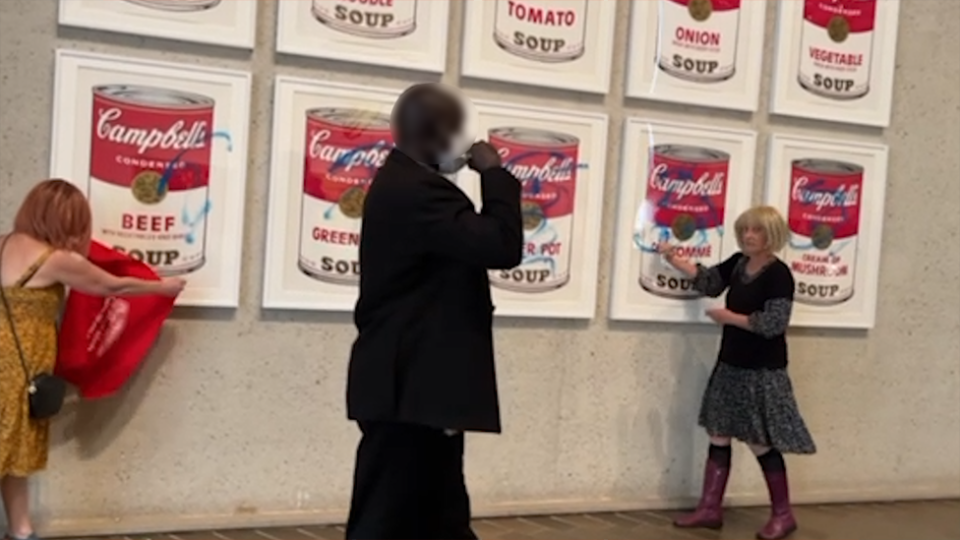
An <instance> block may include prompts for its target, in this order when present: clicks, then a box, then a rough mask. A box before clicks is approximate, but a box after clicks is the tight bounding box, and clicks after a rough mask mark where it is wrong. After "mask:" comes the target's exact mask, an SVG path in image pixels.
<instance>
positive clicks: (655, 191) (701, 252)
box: [638, 144, 730, 299]
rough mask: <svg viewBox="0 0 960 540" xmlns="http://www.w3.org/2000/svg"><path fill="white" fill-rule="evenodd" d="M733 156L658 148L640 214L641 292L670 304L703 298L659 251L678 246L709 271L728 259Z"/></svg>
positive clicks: (674, 146)
mask: <svg viewBox="0 0 960 540" xmlns="http://www.w3.org/2000/svg"><path fill="white" fill-rule="evenodd" d="M729 172H730V154H728V153H726V152H723V151H720V150H715V149H712V148H703V147H699V146H684V145H677V144H661V145H657V146H654V147H653V152H652V157H651V164H650V170H649V171H648V172H647V195H646V200H645V201H644V203H643V205H642V207H641V209H640V219H639V220H638V221H640V223H639V225H640V227H641V230H640V231H639V232H640V235H641V243H642V245H643V246H648V247H650V249H646V250H644V251H642V252H641V254H640V279H639V282H640V286H641V287H643V289H644V290H646V291H648V292H650V293H651V294H655V295H657V296H663V297H666V298H676V299H690V298H698V297H699V296H700V293H698V292H697V291H695V290H694V289H693V281H692V280H690V279H688V278H687V277H685V276H684V275H683V274H681V273H680V272H679V271H678V270H676V269H675V268H673V267H672V266H670V265H669V264H667V263H666V262H665V261H664V260H663V258H662V257H661V256H660V254H659V253H657V251H656V249H655V248H656V247H657V246H658V245H659V244H660V243H668V244H670V245H672V246H675V247H676V248H677V250H678V252H679V254H680V256H682V257H684V258H688V259H690V260H691V261H693V262H696V263H701V264H703V265H705V266H712V265H715V264H717V263H719V262H720V261H721V260H722V258H723V252H722V247H723V222H724V216H725V215H726V200H727V182H728V177H729Z"/></svg>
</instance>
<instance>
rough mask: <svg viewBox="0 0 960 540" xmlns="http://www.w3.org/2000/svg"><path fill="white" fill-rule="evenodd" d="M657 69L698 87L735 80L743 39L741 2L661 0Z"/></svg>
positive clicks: (737, 0) (738, 0)
mask: <svg viewBox="0 0 960 540" xmlns="http://www.w3.org/2000/svg"><path fill="white" fill-rule="evenodd" d="M658 5H659V6H660V7H661V11H660V32H659V34H660V35H659V53H658V56H659V58H658V60H657V65H659V66H660V69H661V70H663V71H664V72H666V73H668V74H670V75H672V76H674V77H676V78H678V79H684V80H688V81H692V82H697V83H713V82H719V81H724V80H726V79H729V78H730V77H733V75H734V73H736V71H737V43H738V41H739V38H740V0H662V1H660V2H658Z"/></svg>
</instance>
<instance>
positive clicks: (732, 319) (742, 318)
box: [705, 308, 750, 330]
mask: <svg viewBox="0 0 960 540" xmlns="http://www.w3.org/2000/svg"><path fill="white" fill-rule="evenodd" d="M705 313H706V314H707V317H710V318H711V319H712V320H713V322H715V323H717V324H719V325H726V326H736V327H738V328H743V329H745V330H749V329H750V318H749V317H747V316H746V315H740V314H739V313H734V312H732V311H730V310H729V309H727V308H713V309H708V310H707V311H706V312H705Z"/></svg>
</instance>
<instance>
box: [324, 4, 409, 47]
mask: <svg viewBox="0 0 960 540" xmlns="http://www.w3.org/2000/svg"><path fill="white" fill-rule="evenodd" d="M312 11H313V16H314V17H316V19H317V20H318V21H320V22H321V23H323V24H325V25H327V26H329V27H330V28H332V29H334V30H336V31H338V32H343V33H344V34H351V35H354V36H359V37H364V38H368V39H393V38H398V37H403V36H406V35H407V34H412V33H413V32H414V31H415V30H416V29H417V0H313V9H312Z"/></svg>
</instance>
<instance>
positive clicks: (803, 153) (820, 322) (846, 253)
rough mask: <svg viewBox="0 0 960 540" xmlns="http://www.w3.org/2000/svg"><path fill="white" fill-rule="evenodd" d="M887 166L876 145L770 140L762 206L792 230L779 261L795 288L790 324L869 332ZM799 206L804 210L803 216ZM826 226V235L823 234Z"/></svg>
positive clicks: (882, 147) (884, 149)
mask: <svg viewBox="0 0 960 540" xmlns="http://www.w3.org/2000/svg"><path fill="white" fill-rule="evenodd" d="M887 160H888V148H887V146H886V145H882V144H873V143H864V142H858V141H844V140H831V139H820V138H812V137H800V136H793V135H773V136H772V137H771V139H770V150H769V156H768V157H767V164H768V169H767V175H766V182H765V189H764V200H765V202H766V204H769V205H771V206H775V207H777V208H778V209H780V211H781V212H782V213H783V215H784V217H785V218H786V219H787V221H788V222H789V224H790V229H791V239H790V243H789V244H788V246H787V248H786V249H785V250H784V251H783V252H782V253H781V254H780V257H781V259H782V260H783V261H784V262H785V263H787V265H788V266H790V268H791V270H792V271H793V276H794V280H795V282H796V290H795V292H794V303H793V316H792V318H791V321H790V324H791V326H794V327H818V328H848V329H861V330H865V329H870V328H873V326H874V323H875V321H876V308H877V284H878V282H879V271H880V255H881V246H882V236H883V214H884V199H885V197H886V184H887ZM818 172H822V174H817V173H818ZM814 175H816V176H814ZM858 183H859V185H860V189H859V190H855V189H854V187H856V186H857V184H858ZM806 186H811V187H810V188H807V187H806ZM840 186H847V188H845V189H841V187H840ZM834 187H836V189H833V188H834ZM823 193H827V194H829V198H827V199H824V198H823V196H822V194H823ZM851 193H853V195H851ZM804 203H805V204H804ZM826 203H830V204H826ZM816 206H819V208H816ZM837 206H839V209H837V210H834V209H833V208H831V207H837ZM805 207H807V208H810V210H809V211H806V212H805V211H803V208H805ZM854 207H855V208H856V212H857V215H858V219H850V217H851V213H852V212H853V210H848V208H854ZM824 208H826V210H824ZM851 226H853V227H855V228H856V229H855V230H853V231H851ZM827 228H829V231H830V232H829V233H825V232H821V231H827ZM804 233H806V234H804ZM851 233H852V234H851ZM818 237H819V238H821V239H822V240H821V241H822V242H823V245H821V246H818V245H816V244H817V238H818ZM838 238H840V240H839V241H838ZM851 247H852V250H851ZM821 248H822V249H821ZM805 252H807V253H805ZM851 266H852V270H851ZM818 274H819V275H818ZM830 274H833V275H830ZM851 274H852V276H851Z"/></svg>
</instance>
